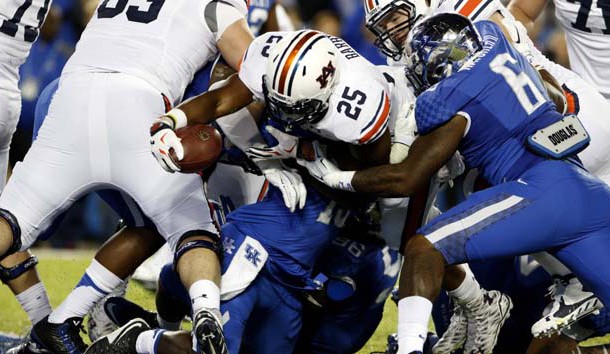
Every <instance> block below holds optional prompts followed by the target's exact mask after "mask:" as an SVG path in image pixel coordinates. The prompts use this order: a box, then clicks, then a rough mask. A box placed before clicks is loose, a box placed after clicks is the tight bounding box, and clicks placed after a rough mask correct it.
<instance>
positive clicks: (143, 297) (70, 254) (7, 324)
mask: <svg viewBox="0 0 610 354" xmlns="http://www.w3.org/2000/svg"><path fill="white" fill-rule="evenodd" d="M34 253H35V254H36V255H37V256H38V258H39V259H40V264H39V266H38V271H39V272H40V276H41V278H42V279H43V281H44V283H45V286H46V288H47V290H48V292H49V296H50V299H51V305H53V307H55V306H57V305H59V303H60V302H61V300H62V299H64V298H65V297H66V296H67V295H68V293H69V292H70V290H71V289H72V288H73V287H74V286H75V285H76V283H77V282H78V281H79V279H80V277H81V276H82V274H83V272H84V271H85V268H87V266H88V265H89V262H90V260H91V257H92V256H93V251H61V252H49V251H44V250H41V251H35V252H34ZM127 297H128V298H130V299H132V300H134V301H136V302H137V303H139V304H141V305H142V306H144V307H145V308H148V309H154V298H153V293H152V292H150V291H148V290H146V289H144V288H143V287H142V286H140V285H139V284H138V283H136V282H131V283H130V285H129V289H128V292H127ZM29 324H30V323H29V320H28V318H27V316H26V315H25V312H23V310H22V309H21V307H20V306H19V304H18V303H17V301H16V300H15V297H14V296H13V295H12V294H11V293H10V291H9V290H8V287H6V286H0V332H9V333H14V334H18V335H25V334H26V333H27V331H28V329H29ZM395 328H396V306H395V305H394V304H393V303H391V301H388V302H386V306H385V310H384V317H383V321H382V322H381V324H380V325H379V327H378V328H377V331H376V332H375V334H374V335H373V337H372V338H371V339H370V340H369V342H368V343H367V344H366V345H365V347H364V348H363V349H362V350H361V351H360V352H359V353H362V354H364V353H366V354H369V353H371V352H374V351H384V350H385V346H386V338H387V336H388V334H390V333H392V332H395V331H396V329H395ZM606 343H610V335H608V336H606V337H602V338H594V339H591V340H588V341H587V342H585V343H582V345H585V346H592V345H596V344H606Z"/></svg>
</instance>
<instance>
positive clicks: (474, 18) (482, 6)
mask: <svg viewBox="0 0 610 354" xmlns="http://www.w3.org/2000/svg"><path fill="white" fill-rule="evenodd" d="M492 2H493V0H487V1H485V2H484V3H483V5H481V6H480V7H479V9H478V10H477V12H475V13H474V15H472V16H470V19H471V20H472V21H476V20H477V17H479V15H480V14H481V12H483V10H485V8H486V7H487V6H489V5H490V4H491V3H492Z"/></svg>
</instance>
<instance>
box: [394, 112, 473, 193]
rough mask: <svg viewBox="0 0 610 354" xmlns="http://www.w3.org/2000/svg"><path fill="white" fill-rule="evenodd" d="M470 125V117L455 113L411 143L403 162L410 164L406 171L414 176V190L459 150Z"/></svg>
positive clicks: (405, 164)
mask: <svg viewBox="0 0 610 354" xmlns="http://www.w3.org/2000/svg"><path fill="white" fill-rule="evenodd" d="M467 127H468V119H467V118H466V117H464V116H462V115H459V114H458V115H455V116H454V117H453V118H451V119H450V120H449V121H447V122H446V123H445V124H443V125H441V126H439V127H437V128H435V129H434V130H432V131H430V132H429V133H427V134H425V135H421V136H419V137H418V138H417V139H415V141H414V142H413V145H411V149H410V150H409V155H408V156H407V158H406V159H405V160H404V161H403V162H402V163H401V164H402V165H404V166H408V168H407V170H408V171H406V173H408V174H410V175H411V177H412V181H413V185H412V186H411V188H412V190H413V191H415V190H417V187H419V186H421V185H423V184H425V183H427V181H428V179H429V178H430V177H432V176H433V175H434V174H435V173H436V171H438V170H439V169H440V168H441V167H442V166H443V165H444V164H445V163H446V162H447V161H448V160H449V159H450V158H451V156H453V154H454V153H455V152H456V151H457V149H458V146H459V144H460V141H461V140H462V138H463V136H464V133H465V132H466V129H467Z"/></svg>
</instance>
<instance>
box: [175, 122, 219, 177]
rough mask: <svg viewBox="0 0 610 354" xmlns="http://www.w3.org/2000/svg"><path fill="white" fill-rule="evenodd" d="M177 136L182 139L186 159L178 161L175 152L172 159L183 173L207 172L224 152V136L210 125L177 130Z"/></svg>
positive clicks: (196, 125)
mask: <svg viewBox="0 0 610 354" xmlns="http://www.w3.org/2000/svg"><path fill="white" fill-rule="evenodd" d="M176 135H177V136H178V137H179V138H180V139H182V146H183V147H184V158H183V159H182V160H180V161H178V159H177V158H176V155H175V153H174V151H173V150H171V157H172V159H174V161H176V162H177V163H178V166H180V172H182V173H195V172H199V171H203V170H205V169H206V168H208V167H210V166H211V165H213V164H214V162H216V160H218V157H219V156H220V153H221V152H222V136H221V135H220V133H219V132H218V130H216V129H214V128H213V127H211V126H209V125H205V124H195V125H189V126H187V127H184V128H180V129H177V130H176Z"/></svg>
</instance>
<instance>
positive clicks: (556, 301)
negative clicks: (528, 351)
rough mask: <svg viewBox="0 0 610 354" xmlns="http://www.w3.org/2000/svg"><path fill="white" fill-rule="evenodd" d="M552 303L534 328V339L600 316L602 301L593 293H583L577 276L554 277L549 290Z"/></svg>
mask: <svg viewBox="0 0 610 354" xmlns="http://www.w3.org/2000/svg"><path fill="white" fill-rule="evenodd" d="M549 296H550V297H551V300H552V302H551V303H550V304H549V305H548V306H547V307H546V309H545V311H544V313H545V314H546V315H545V316H544V317H542V318H541V319H540V320H538V322H536V323H534V325H533V326H532V335H533V336H534V337H542V336H551V335H553V334H555V333H558V332H560V331H561V330H562V329H564V328H568V327H570V326H571V325H572V324H574V323H575V322H577V321H578V320H580V319H582V318H584V317H586V316H588V315H591V314H599V310H600V309H601V308H602V307H603V304H602V303H601V301H600V300H599V299H598V298H597V297H596V296H595V295H594V294H593V293H591V292H588V291H583V289H582V283H581V282H580V281H579V280H578V278H576V277H575V276H573V275H572V276H569V277H567V278H566V277H560V276H555V277H553V285H551V287H550V288H549Z"/></svg>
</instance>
